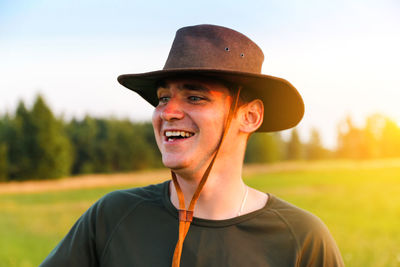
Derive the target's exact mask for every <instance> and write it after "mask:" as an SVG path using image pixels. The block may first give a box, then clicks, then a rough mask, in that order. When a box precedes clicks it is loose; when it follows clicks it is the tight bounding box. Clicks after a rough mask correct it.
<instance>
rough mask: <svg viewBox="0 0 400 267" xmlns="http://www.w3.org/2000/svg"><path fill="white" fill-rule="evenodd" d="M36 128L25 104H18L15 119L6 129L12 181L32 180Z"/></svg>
mask: <svg viewBox="0 0 400 267" xmlns="http://www.w3.org/2000/svg"><path fill="white" fill-rule="evenodd" d="M33 129H34V126H33V122H32V117H31V116H30V113H29V111H28V110H27V109H26V107H25V104H24V102H23V101H22V100H21V101H19V103H18V107H17V110H16V112H15V117H14V119H12V120H9V124H8V127H7V128H6V133H5V134H6V139H7V145H8V162H9V166H8V173H9V179H10V180H26V179H29V178H31V176H30V174H31V173H32V168H34V165H33V163H32V161H31V157H32V149H33V147H34V140H33V138H32V136H31V133H32V132H33Z"/></svg>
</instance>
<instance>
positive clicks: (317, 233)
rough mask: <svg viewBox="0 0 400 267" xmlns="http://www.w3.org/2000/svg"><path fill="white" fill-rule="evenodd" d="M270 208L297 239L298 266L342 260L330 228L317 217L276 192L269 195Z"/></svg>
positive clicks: (341, 262) (340, 262)
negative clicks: (285, 199)
mask: <svg viewBox="0 0 400 267" xmlns="http://www.w3.org/2000/svg"><path fill="white" fill-rule="evenodd" d="M269 201H271V203H270V210H271V211H273V212H274V213H275V214H276V215H277V216H278V217H279V218H280V219H281V220H282V221H283V222H284V223H285V224H286V226H287V227H288V229H289V231H290V232H291V234H292V236H293V237H294V239H295V240H296V243H297V244H296V245H297V258H298V266H309V264H310V261H311V262H314V264H313V265H311V266H343V261H342V258H341V255H340V252H339V249H338V247H337V245H336V242H335V240H334V239H333V237H332V235H331V233H330V232H329V229H328V228H327V227H326V225H325V224H324V223H323V222H322V220H321V219H320V218H318V217H317V216H315V215H314V214H312V213H310V212H308V211H305V210H303V209H301V208H299V207H296V206H295V205H293V204H290V203H288V202H286V201H284V200H282V199H279V198H277V197H275V196H270V199H269Z"/></svg>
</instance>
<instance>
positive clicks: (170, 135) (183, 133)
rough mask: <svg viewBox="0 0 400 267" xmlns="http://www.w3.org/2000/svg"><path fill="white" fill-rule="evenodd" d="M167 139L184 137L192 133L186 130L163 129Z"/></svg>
mask: <svg viewBox="0 0 400 267" xmlns="http://www.w3.org/2000/svg"><path fill="white" fill-rule="evenodd" d="M164 135H165V137H166V140H167V141H169V142H170V141H175V140H179V139H186V138H189V137H192V136H193V135H194V133H192V132H187V131H165V133H164Z"/></svg>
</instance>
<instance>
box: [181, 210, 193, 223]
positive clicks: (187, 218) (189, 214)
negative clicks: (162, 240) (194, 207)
mask: <svg viewBox="0 0 400 267" xmlns="http://www.w3.org/2000/svg"><path fill="white" fill-rule="evenodd" d="M179 221H181V222H182V221H183V222H192V221H193V211H191V210H179Z"/></svg>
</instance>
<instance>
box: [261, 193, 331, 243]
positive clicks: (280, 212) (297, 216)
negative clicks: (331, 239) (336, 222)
mask: <svg viewBox="0 0 400 267" xmlns="http://www.w3.org/2000/svg"><path fill="white" fill-rule="evenodd" d="M268 204H269V209H270V210H271V211H273V212H274V213H275V214H276V215H277V216H278V217H280V219H281V220H282V221H283V222H284V223H285V224H286V225H287V226H288V227H289V228H290V229H291V231H292V232H293V234H294V235H295V236H296V237H298V238H301V237H304V236H305V235H308V234H309V233H310V232H316V233H318V234H321V233H325V232H328V233H329V231H328V229H327V227H326V226H325V224H324V223H323V222H322V221H321V219H319V218H318V217H317V216H315V215H314V214H312V213H310V212H308V211H306V210H303V209H301V208H299V207H297V206H295V205H293V204H291V203H289V202H286V201H284V200H282V199H280V198H278V197H276V196H273V195H270V197H269V203H268Z"/></svg>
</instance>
